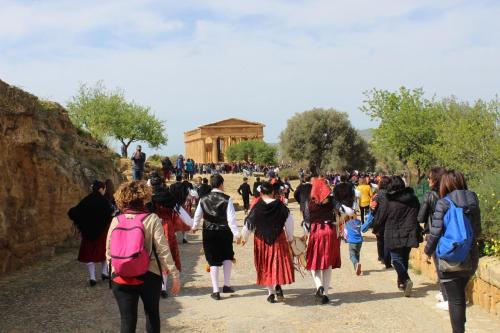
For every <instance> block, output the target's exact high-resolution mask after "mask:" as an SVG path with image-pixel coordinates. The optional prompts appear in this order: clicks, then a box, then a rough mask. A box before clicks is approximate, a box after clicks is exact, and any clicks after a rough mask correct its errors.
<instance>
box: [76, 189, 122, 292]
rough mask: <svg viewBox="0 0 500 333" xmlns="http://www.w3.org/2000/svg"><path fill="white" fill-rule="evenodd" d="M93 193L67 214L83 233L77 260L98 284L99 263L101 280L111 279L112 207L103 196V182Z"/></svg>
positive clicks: (81, 233) (92, 283) (92, 281)
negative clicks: (109, 239)
mask: <svg viewBox="0 0 500 333" xmlns="http://www.w3.org/2000/svg"><path fill="white" fill-rule="evenodd" d="M91 189H92V192H91V193H90V194H89V195H87V196H86V197H85V198H83V199H82V200H81V201H80V202H79V203H78V205H76V206H75V207H73V208H71V209H70V210H69V211H68V217H69V218H70V219H71V220H72V221H73V223H74V225H75V227H76V228H77V229H78V231H79V232H80V236H81V243H80V251H79V252H78V261H80V262H82V263H85V264H86V265H87V269H88V273H89V285H90V286H91V287H94V286H95V285H96V283H97V282H96V272H95V271H96V265H95V264H96V263H101V264H102V268H101V279H102V280H106V279H108V278H109V272H108V266H107V265H106V235H107V231H108V227H109V224H110V223H111V218H112V214H113V212H114V211H113V208H112V206H111V203H110V202H109V201H108V200H107V199H106V198H105V197H104V195H105V193H106V186H105V184H104V183H103V182H100V181H97V180H96V181H94V182H93V183H92V186H91Z"/></svg>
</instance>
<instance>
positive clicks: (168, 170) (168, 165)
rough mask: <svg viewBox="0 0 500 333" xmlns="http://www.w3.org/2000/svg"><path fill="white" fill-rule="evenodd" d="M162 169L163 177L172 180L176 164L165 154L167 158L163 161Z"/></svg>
mask: <svg viewBox="0 0 500 333" xmlns="http://www.w3.org/2000/svg"><path fill="white" fill-rule="evenodd" d="M161 169H162V171H163V177H165V179H166V180H167V181H170V178H171V177H172V171H174V166H173V164H172V161H171V160H170V158H169V157H168V156H165V158H164V159H163V160H162V161H161Z"/></svg>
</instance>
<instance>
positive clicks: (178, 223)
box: [172, 210, 191, 232]
mask: <svg viewBox="0 0 500 333" xmlns="http://www.w3.org/2000/svg"><path fill="white" fill-rule="evenodd" d="M187 212H189V211H188V210H187ZM172 223H173V226H174V232H177V231H182V232H186V231H189V230H191V227H190V226H188V225H187V224H186V223H184V222H183V221H182V219H181V218H180V217H179V215H177V214H174V217H173V218H172Z"/></svg>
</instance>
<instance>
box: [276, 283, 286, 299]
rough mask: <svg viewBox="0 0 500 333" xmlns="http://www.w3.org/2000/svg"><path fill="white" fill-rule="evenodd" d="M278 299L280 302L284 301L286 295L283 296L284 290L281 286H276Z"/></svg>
mask: <svg viewBox="0 0 500 333" xmlns="http://www.w3.org/2000/svg"><path fill="white" fill-rule="evenodd" d="M276 298H277V299H278V301H283V300H284V299H285V295H283V289H281V286H280V285H279V284H277V285H276Z"/></svg>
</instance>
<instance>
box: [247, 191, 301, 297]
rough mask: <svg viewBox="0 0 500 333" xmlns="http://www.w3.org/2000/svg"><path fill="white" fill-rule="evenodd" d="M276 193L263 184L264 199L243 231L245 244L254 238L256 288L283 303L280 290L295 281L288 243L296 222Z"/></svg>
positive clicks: (262, 198) (252, 210) (256, 206)
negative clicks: (252, 235)
mask: <svg viewBox="0 0 500 333" xmlns="http://www.w3.org/2000/svg"><path fill="white" fill-rule="evenodd" d="M276 190H277V189H276V186H273V185H271V184H270V183H269V182H264V183H262V185H261V191H260V193H261V199H260V200H259V201H257V202H256V203H255V205H254V206H253V208H252V209H251V210H250V213H249V215H248V216H247V218H246V219H245V226H244V227H243V231H242V234H243V238H244V241H243V244H245V243H246V241H247V239H248V237H249V235H250V233H252V232H253V233H254V234H255V238H254V263H255V269H256V271H257V284H258V285H261V286H265V287H266V288H267V290H268V297H267V301H268V302H270V303H276V299H278V300H280V301H281V300H283V299H284V295H283V289H282V288H281V286H282V285H284V284H291V283H293V282H294V281H295V277H294V271H293V261H292V257H291V254H290V249H289V242H291V241H292V240H293V219H292V215H291V214H290V211H289V210H288V208H287V207H286V206H285V204H284V203H283V202H281V201H280V200H277V199H275V198H274V196H275V193H276ZM278 190H279V189H278Z"/></svg>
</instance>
